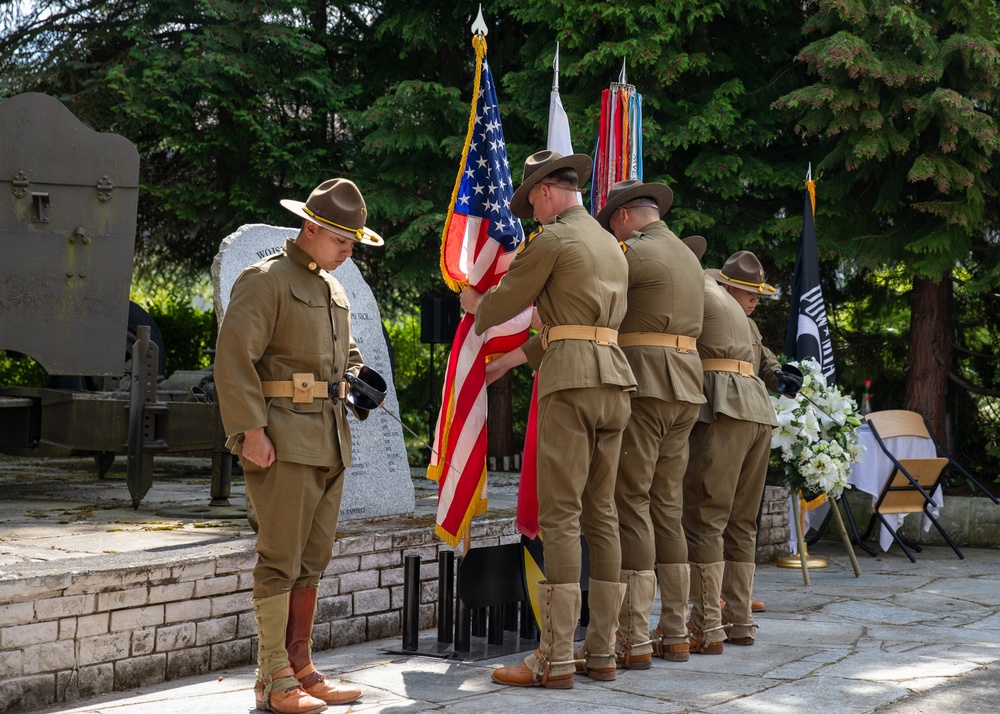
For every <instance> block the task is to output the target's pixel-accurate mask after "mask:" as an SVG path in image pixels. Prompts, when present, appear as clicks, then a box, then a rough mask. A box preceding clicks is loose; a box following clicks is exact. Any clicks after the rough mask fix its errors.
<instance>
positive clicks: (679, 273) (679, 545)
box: [597, 179, 705, 669]
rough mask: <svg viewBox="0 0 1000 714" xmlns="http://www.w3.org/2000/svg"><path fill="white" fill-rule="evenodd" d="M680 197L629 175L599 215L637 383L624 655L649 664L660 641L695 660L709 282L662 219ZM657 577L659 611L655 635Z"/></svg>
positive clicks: (626, 506) (625, 509) (622, 473)
mask: <svg viewBox="0 0 1000 714" xmlns="http://www.w3.org/2000/svg"><path fill="white" fill-rule="evenodd" d="M672 201H673V192H672V191H671V190H670V188H669V187H667V186H665V185H664V184H659V183H650V184H644V183H642V182H641V181H638V180H635V179H629V180H627V181H621V182H619V183H616V184H615V185H614V186H612V187H611V190H610V191H609V192H608V200H607V203H606V204H605V205H604V207H603V208H602V209H601V212H600V213H599V214H598V216H597V220H598V221H599V222H600V223H601V225H602V226H604V227H605V228H606V229H608V230H611V231H612V232H613V233H614V234H615V237H616V238H618V240H619V241H621V242H622V244H623V246H624V250H625V259H626V260H627V261H628V268H629V278H628V279H629V287H628V311H627V312H626V314H625V319H624V320H623V321H622V324H621V327H620V328H619V334H618V344H619V345H620V346H621V347H622V349H623V350H625V356H626V357H627V358H628V361H629V365H631V367H632V373H633V374H634V375H635V379H636V382H638V388H637V390H636V391H635V392H634V393H633V394H632V416H631V418H630V419H629V423H628V426H626V427H625V433H624V435H623V436H622V448H621V455H620V457H619V459H618V480H617V485H616V487H615V501H616V504H617V506H618V528H619V532H620V534H621V543H622V571H621V582H623V583H625V584H626V585H627V586H628V587H627V590H626V595H625V603H624V604H623V606H622V610H621V613H620V614H619V618H618V620H619V622H618V654H619V657H618V661H619V665H620V666H622V667H627V668H629V669H647V668H648V667H649V666H650V657H651V655H652V653H653V652H654V648H655V651H656V653H657V654H658V655H660V656H661V657H663V658H664V659H667V660H670V661H674V662H683V661H686V660H687V659H688V639H687V627H686V623H687V602H688V591H689V587H690V576H689V569H688V552H687V541H686V540H685V538H684V529H683V527H682V525H681V514H682V497H683V485H684V471H685V469H686V467H687V461H688V436H689V435H690V432H691V428H692V427H693V426H694V424H695V421H697V419H698V412H699V405H700V404H704V403H705V395H704V394H702V369H701V358H700V357H699V356H698V352H697V338H698V336H699V335H700V334H701V323H702V317H703V313H704V280H703V276H702V270H701V263H699V262H698V258H696V257H695V256H694V255H693V254H692V252H691V251H690V250H688V248H687V247H686V246H685V245H684V244H683V243H681V241H680V239H678V238H677V236H676V235H674V234H673V232H671V230H670V229H669V228H667V225H666V224H665V223H664V222H663V221H662V220H661V216H662V215H663V214H664V213H666V211H667V209H668V208H670V204H671V202H672ZM654 565H655V570H654ZM657 582H659V589H660V602H661V607H660V618H659V622H658V624H657V626H656V630H655V632H654V633H653V635H652V638H653V639H652V640H651V639H650V632H649V629H650V628H649V612H650V609H651V608H652V606H653V599H654V597H655V595H656V586H657Z"/></svg>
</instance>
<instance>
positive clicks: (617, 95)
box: [590, 61, 642, 216]
mask: <svg viewBox="0 0 1000 714" xmlns="http://www.w3.org/2000/svg"><path fill="white" fill-rule="evenodd" d="M625 179H639V180H640V181H641V180H642V95H641V94H639V93H638V92H637V91H636V89H635V87H634V86H633V85H631V84H629V83H628V80H627V78H626V76H625V62H624V61H622V71H621V75H620V76H619V78H618V81H617V82H613V83H612V84H611V86H610V87H609V88H608V89H605V90H604V91H603V92H601V117H600V122H599V124H598V133H597V147H596V148H595V149H594V175H593V178H592V179H591V184H590V213H591V215H593V216H596V215H597V214H598V213H600V212H601V209H602V208H603V207H604V204H605V203H606V202H607V198H608V189H610V188H611V186H612V184H615V183H617V182H618V181H624V180H625Z"/></svg>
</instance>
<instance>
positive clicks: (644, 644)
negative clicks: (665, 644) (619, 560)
mask: <svg viewBox="0 0 1000 714" xmlns="http://www.w3.org/2000/svg"><path fill="white" fill-rule="evenodd" d="M618 579H619V581H620V582H623V583H625V600H623V601H622V609H621V612H619V613H618V633H617V634H616V635H615V640H616V642H615V654H616V655H617V656H618V666H619V667H620V668H622V669H649V668H650V666H651V665H652V656H653V641H652V640H651V639H650V637H649V611H650V609H651V608H652V607H653V598H654V597H656V573H655V572H653V571H652V570H622V571H621V574H620V577H619V578H618Z"/></svg>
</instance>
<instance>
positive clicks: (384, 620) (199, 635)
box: [0, 487, 788, 713]
mask: <svg viewBox="0 0 1000 714" xmlns="http://www.w3.org/2000/svg"><path fill="white" fill-rule="evenodd" d="M785 504H787V491H784V489H777V488H774V487H768V493H767V500H766V503H765V509H764V516H763V520H762V528H761V540H760V547H759V552H758V560H759V562H767V561H768V560H771V559H773V558H774V557H777V555H781V554H785V553H787V547H786V543H787V540H788V514H787V505H785ZM782 508H784V511H782ZM782 517H783V518H784V521H782V520H781V519H782ZM782 523H783V526H784V530H783V531H782ZM345 525H347V524H345ZM518 538H519V536H518V535H517V533H516V530H515V527H514V522H513V520H511V519H510V518H504V519H496V520H483V521H480V522H477V523H476V524H475V525H474V527H473V531H472V545H473V547H485V546H489V545H499V544H502V543H510V542H516V541H517V540H518ZM780 548H786V550H785V551H784V552H779V551H780ZM446 549H447V546H445V545H443V544H442V543H441V542H440V540H438V538H437V537H436V536H435V535H434V534H433V532H432V530H431V529H430V528H427V527H423V528H414V529H410V530H398V531H396V532H394V533H392V534H385V535H377V534H362V535H348V536H345V537H342V538H341V539H339V540H338V541H337V543H336V544H335V545H334V554H333V559H332V560H331V562H330V566H329V567H328V568H327V570H326V574H325V576H324V578H323V579H322V580H321V581H320V586H319V600H318V604H317V612H316V624H315V627H314V629H313V640H314V646H315V648H316V649H317V650H325V649H330V648H333V647H337V646H339V645H348V644H355V643H358V642H364V641H368V640H379V639H384V638H391V637H399V636H401V633H402V615H401V613H402V607H403V562H404V560H403V559H404V556H407V555H418V556H420V561H421V565H420V580H421V587H420V593H421V595H420V600H421V606H420V628H421V629H426V628H429V627H432V626H434V625H435V624H436V618H437V577H438V565H437V558H438V552H439V551H441V550H446ZM761 555H764V556H765V557H764V558H761V557H760V556H761ZM255 559H256V556H255V554H254V552H253V544H252V542H249V541H248V543H247V547H246V549H245V550H244V551H243V552H238V553H234V554H226V555H221V556H216V555H212V556H207V555H206V556H203V557H202V558H200V559H199V558H188V559H185V560H184V561H183V562H175V563H169V562H166V561H164V562H163V563H162V564H156V565H144V566H140V567H132V568H119V569H115V570H95V571H81V572H71V573H65V574H58V575H44V576H37V577H29V578H21V579H17V580H0V603H2V604H0V713H6V712H16V711H25V710H30V709H37V708H41V707H45V706H49V705H52V704H55V703H62V702H72V701H75V700H78V699H81V698H84V697H92V696H95V695H98V694H103V693H107V692H111V691H116V690H125V689H133V688H136V687H139V686H142V685H146V684H153V683H158V682H162V681H165V680H172V679H177V678H180V677H187V676H190V675H194V674H203V673H206V672H213V671H218V670H223V669H227V668H230V667H236V666H243V665H248V664H251V663H253V662H254V661H255V658H256V651H257V642H256V626H255V624H254V619H253V612H252V609H251V604H250V596H251V590H252V586H253V577H252V571H253V565H254V561H255Z"/></svg>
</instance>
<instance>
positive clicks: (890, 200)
mask: <svg viewBox="0 0 1000 714" xmlns="http://www.w3.org/2000/svg"><path fill="white" fill-rule="evenodd" d="M810 9H811V10H812V11H813V14H812V15H810V16H809V17H808V18H807V19H806V21H805V24H804V26H803V30H804V32H805V33H806V34H809V35H813V36H817V37H818V39H815V40H814V41H812V42H810V43H809V44H807V45H805V46H804V47H803V48H802V49H801V51H800V52H799V53H798V58H797V59H798V61H799V62H801V63H802V64H804V65H805V66H806V67H807V69H808V71H809V74H810V76H811V77H812V81H811V83H809V82H805V83H803V84H802V86H800V87H797V88H796V89H794V90H793V91H791V92H788V93H787V94H785V95H783V96H782V97H780V98H778V99H777V100H776V101H775V102H774V106H775V107H776V108H778V109H781V110H783V111H784V112H785V116H787V117H790V118H794V119H795V120H796V122H797V123H796V129H797V130H798V131H799V132H800V133H801V134H802V135H803V136H804V137H805V138H806V139H807V140H809V141H811V142H814V143H815V148H816V151H817V154H818V157H819V161H818V162H817V167H818V169H819V170H820V172H821V174H822V178H824V181H822V182H819V183H818V185H819V186H820V187H826V188H827V198H828V200H832V202H833V203H835V204H837V205H836V208H834V209H833V212H834V213H835V215H837V216H839V217H842V218H843V219H844V220H842V221H834V222H832V225H831V226H829V227H828V230H827V231H826V236H827V237H829V238H835V239H838V240H840V241H843V254H844V257H853V258H856V259H858V260H859V261H860V262H861V263H863V264H865V265H879V264H892V263H895V262H898V261H901V260H902V261H905V262H906V263H907V264H908V265H909V266H911V268H912V269H913V270H914V271H915V272H916V273H917V274H919V275H923V276H926V277H930V278H934V279H938V278H940V277H941V276H943V275H946V274H947V273H948V271H950V270H951V269H952V268H953V266H954V265H955V264H956V262H958V261H961V260H963V259H964V258H965V256H966V255H967V252H968V249H969V244H970V240H974V239H975V238H976V237H977V236H981V235H982V233H983V229H984V227H985V225H986V221H987V218H986V215H985V212H984V207H985V198H986V197H988V196H993V195H996V189H995V186H994V182H993V181H992V180H991V179H990V176H989V170H990V168H991V166H992V164H991V160H990V158H989V157H990V156H991V155H992V154H993V153H994V152H995V151H996V150H997V148H1000V133H998V131H997V126H996V121H995V117H994V116H993V114H992V112H991V111H990V109H989V107H990V106H991V105H992V104H993V103H995V101H996V99H997V87H998V80H1000V51H998V47H997V43H996V40H997V37H996V32H997V24H996V10H995V7H994V4H993V3H987V2H967V3H926V4H918V5H913V4H900V3H895V2H890V1H889V0H873V1H872V2H865V3H861V2H852V3H843V2H826V1H823V2H815V3H810ZM983 20H989V21H988V22H983ZM859 235H861V236H866V237H867V236H871V237H873V238H875V237H877V240H867V239H866V240H865V241H864V242H863V243H861V244H859V243H857V242H855V243H853V244H852V243H851V242H850V239H852V238H856V237H858V236H859ZM873 243H875V244H877V245H876V249H874V250H870V248H871V247H872V244H873ZM854 247H858V248H861V249H862V250H860V251H857V252H855V251H854V250H852V249H853V248H854Z"/></svg>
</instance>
